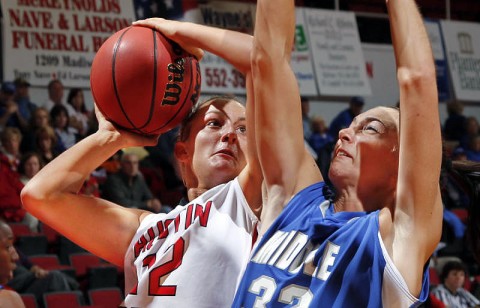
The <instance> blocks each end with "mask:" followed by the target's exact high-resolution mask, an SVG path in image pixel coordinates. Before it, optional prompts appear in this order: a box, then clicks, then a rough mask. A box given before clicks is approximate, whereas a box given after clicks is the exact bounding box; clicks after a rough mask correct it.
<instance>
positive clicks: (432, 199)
mask: <svg viewBox="0 0 480 308" xmlns="http://www.w3.org/2000/svg"><path fill="white" fill-rule="evenodd" d="M386 4H387V8H388V12H389V17H390V24H391V33H392V41H393V46H394V52H395V58H396V64H397V78H398V86H399V89H400V112H399V110H397V109H394V108H387V107H377V108H374V109H371V110H368V111H366V112H364V113H362V114H360V115H358V116H357V117H356V118H355V119H354V121H353V122H352V124H351V125H350V126H349V127H348V128H346V129H343V130H341V131H340V133H339V140H338V142H337V143H336V146H335V151H334V156H333V158H332V162H331V167H330V170H329V178H330V180H331V182H332V184H333V185H334V188H335V191H336V196H335V198H334V202H330V201H329V200H328V195H327V194H326V191H327V190H326V187H325V184H324V183H323V177H322V174H321V173H320V171H319V170H318V168H317V166H316V164H315V161H314V160H313V158H312V157H311V156H310V155H309V154H308V153H307V152H306V151H305V150H304V147H303V134H302V121H301V111H300V95H299V89H298V85H297V81H296V80H295V75H294V74H293V72H292V70H291V68H290V65H289V61H290V55H291V50H292V44H293V42H294V29H295V7H294V1H293V0H259V1H258V5H257V13H256V14H257V17H256V24H255V33H254V47H253V51H252V76H253V81H254V93H255V101H256V107H255V112H256V118H255V121H256V122H255V126H256V129H255V131H256V140H257V150H258V154H259V158H260V163H261V167H262V172H263V174H264V180H265V184H266V190H267V195H268V199H267V204H266V205H265V207H264V213H262V232H264V234H263V235H262V238H261V239H260V240H259V241H258V244H257V245H256V247H255V250H254V251H253V253H252V256H251V260H250V262H249V264H248V266H247V268H246V271H245V273H244V276H243V278H242V282H241V284H240V287H239V289H238V291H237V295H236V298H235V302H234V304H233V306H234V307H282V306H288V307H381V306H385V307H409V306H416V305H418V304H419V303H420V302H422V301H424V300H425V299H426V298H427V295H428V275H427V273H426V271H425V267H426V264H427V262H428V259H429V257H430V255H431V254H432V252H433V251H434V249H435V248H436V246H437V244H438V242H439V239H440V234H441V226H442V204H441V197H440V191H439V185H438V181H439V174H440V165H441V156H442V153H441V135H440V122H439V114H438V98H437V88H436V76H435V66H434V61H433V57H432V51H431V47H430V44H429V41H428V36H427V32H426V30H425V27H424V25H423V21H422V18H421V16H420V14H419V12H418V9H417V7H416V4H415V1H414V0H387V1H386ZM400 114H401V116H400ZM266 228H268V229H266ZM265 230H266V231H265Z"/></svg>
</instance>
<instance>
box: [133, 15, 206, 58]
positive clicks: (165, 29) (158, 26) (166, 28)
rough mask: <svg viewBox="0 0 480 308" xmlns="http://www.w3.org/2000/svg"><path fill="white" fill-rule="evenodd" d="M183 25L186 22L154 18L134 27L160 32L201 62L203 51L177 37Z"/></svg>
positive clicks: (138, 22)
mask: <svg viewBox="0 0 480 308" xmlns="http://www.w3.org/2000/svg"><path fill="white" fill-rule="evenodd" d="M181 23H184V22H181V21H176V20H168V19H165V18H159V17H154V18H148V19H142V20H137V21H135V22H133V25H134V26H142V27H148V28H152V29H155V30H157V31H158V32H160V33H162V34H163V35H165V36H166V37H167V38H169V39H171V40H173V41H175V42H176V43H177V44H179V45H180V46H181V47H182V48H183V49H184V50H186V51H187V52H188V53H190V54H192V55H194V56H195V58H197V60H198V61H200V60H201V59H202V57H203V54H204V51H203V49H201V48H198V47H196V46H192V45H190V44H188V43H187V42H184V41H182V40H181V39H180V38H179V37H177V36H176V31H177V30H178V27H179V26H181Z"/></svg>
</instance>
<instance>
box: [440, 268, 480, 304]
mask: <svg viewBox="0 0 480 308" xmlns="http://www.w3.org/2000/svg"><path fill="white" fill-rule="evenodd" d="M465 276H466V270H465V267H464V265H463V264H462V263H460V262H458V261H450V262H447V263H446V264H445V266H444V267H443V270H442V275H441V277H440V278H441V280H442V284H440V285H439V286H438V287H436V288H435V289H434V290H433V295H435V297H437V298H438V299H439V300H441V301H442V302H443V303H444V304H445V305H446V306H447V307H455V308H471V307H478V306H479V305H480V301H479V300H478V299H477V298H476V297H475V296H473V295H472V294H471V293H470V292H469V291H468V290H465V289H464V288H463V284H464V283H465Z"/></svg>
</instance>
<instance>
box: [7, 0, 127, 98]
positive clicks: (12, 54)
mask: <svg viewBox="0 0 480 308" xmlns="http://www.w3.org/2000/svg"><path fill="white" fill-rule="evenodd" d="M1 5H2V12H3V48H4V50H3V57H4V58H3V69H4V75H3V76H4V79H5V80H13V79H15V78H19V77H21V78H24V79H26V80H27V81H28V82H30V83H31V84H32V85H34V86H46V85H47V84H48V83H49V81H50V80H52V79H60V80H61V81H62V83H63V84H64V85H65V86H66V87H82V88H88V87H90V67H91V64H92V61H93V58H94V56H95V53H96V51H97V50H98V49H99V48H100V46H101V44H102V43H103V42H104V41H105V40H106V39H107V38H108V37H109V36H110V35H111V34H112V33H114V32H117V31H118V30H120V29H122V28H124V27H127V26H129V25H130V24H131V23H132V21H134V20H135V14H134V10H133V2H132V1H121V0H111V1H89V0H56V1H25V0H15V1H13V0H1Z"/></svg>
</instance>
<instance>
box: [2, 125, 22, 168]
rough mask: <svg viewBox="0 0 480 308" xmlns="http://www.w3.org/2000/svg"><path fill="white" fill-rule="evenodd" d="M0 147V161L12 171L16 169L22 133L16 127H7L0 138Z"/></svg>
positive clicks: (19, 155)
mask: <svg viewBox="0 0 480 308" xmlns="http://www.w3.org/2000/svg"><path fill="white" fill-rule="evenodd" d="M0 140H1V142H2V148H1V150H0V163H2V164H5V165H7V166H9V168H10V169H12V170H13V171H17V168H18V164H19V163H20V157H21V153H20V142H22V133H21V132H20V130H19V129H18V128H16V127H7V128H5V130H4V131H3V132H2V134H1V138H0Z"/></svg>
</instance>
